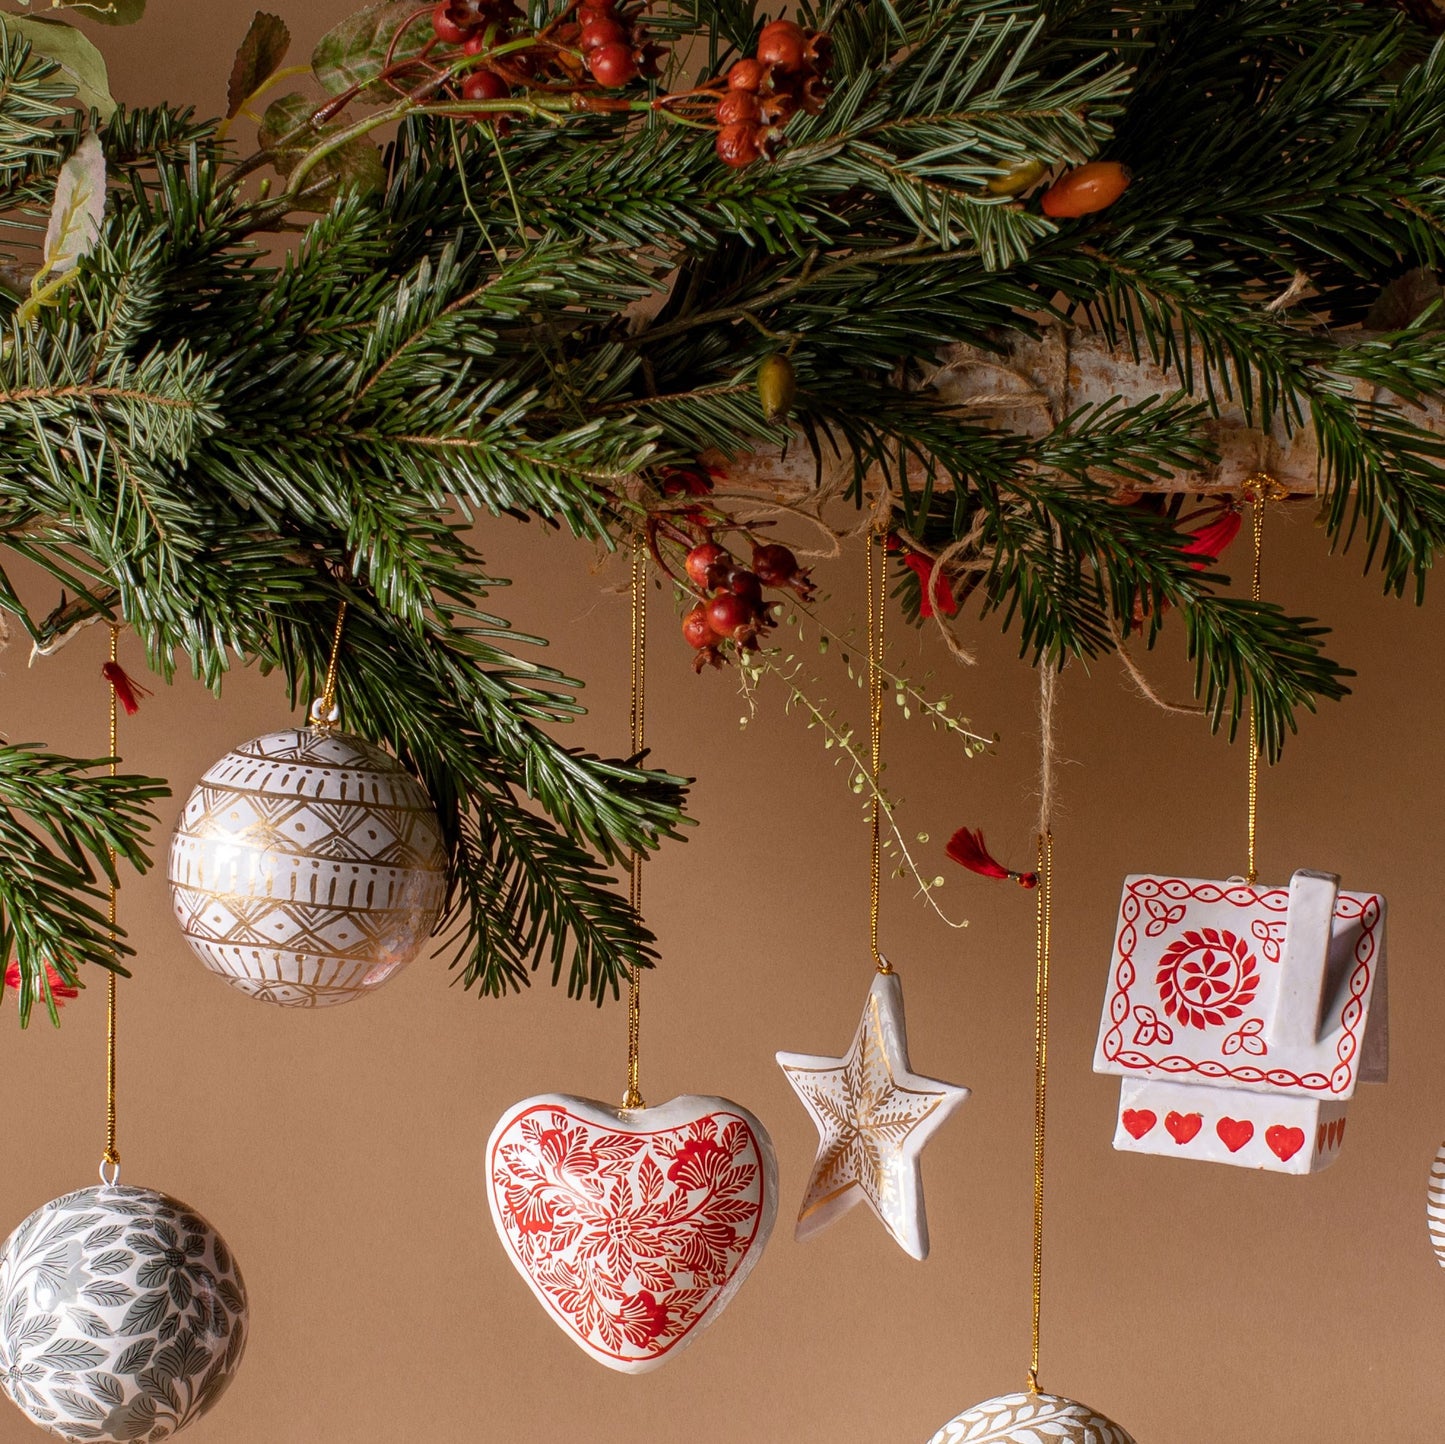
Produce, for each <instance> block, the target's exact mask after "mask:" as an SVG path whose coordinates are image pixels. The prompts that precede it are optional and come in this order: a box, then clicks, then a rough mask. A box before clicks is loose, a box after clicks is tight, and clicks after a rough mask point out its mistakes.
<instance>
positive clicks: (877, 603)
mask: <svg viewBox="0 0 1445 1444" xmlns="http://www.w3.org/2000/svg"><path fill="white" fill-rule="evenodd" d="M883 545H884V539H883V536H882V535H881V534H880V533H878V532H869V533H868V537H867V541H866V556H867V560H868V568H867V580H868V757H869V762H868V765H869V767H870V768H871V769H872V778H871V781H872V783H873V805H872V808H871V818H870V825H871V832H872V836H871V841H870V845H869V854H868V946H869V948H870V949H871V950H872V953H873V963H874V966H875V967H876V968H877V969H878V971H879V972H880V973H891V972H892V971H893V966H892V964H891V963H890V962H889V961H888V959H887V958H885V957H884V956H883V954H882V953H880V952H879V951H878V913H879V899H880V895H881V892H882V880H883V796H882V786H883V784H882V779H881V778H880V776H879V771H880V768H881V765H882V763H881V759H882V753H883V655H884V653H883V648H884V614H885V606H886V603H887V600H888V564H887V560H886V558H878V557H875V556H874V549H875V548H881V547H882V546H883Z"/></svg>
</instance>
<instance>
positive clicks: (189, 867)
mask: <svg viewBox="0 0 1445 1444" xmlns="http://www.w3.org/2000/svg"><path fill="white" fill-rule="evenodd" d="M446 874H447V854H446V847H445V845H444V843H443V841H442V834H441V828H440V826H439V825H438V823H437V818H436V812H435V809H434V808H433V807H432V804H431V800H430V799H429V798H428V797H427V795H426V793H425V792H424V791H423V790H422V789H421V787H420V786H419V785H418V784H417V782H416V781H415V779H413V777H412V776H411V774H410V773H409V772H407V771H406V769H405V768H403V767H402V766H401V765H400V764H399V763H398V762H397V761H396V759H395V758H393V757H391V756H389V755H388V754H387V753H385V752H383V751H382V750H381V749H380V748H379V747H374V746H372V744H371V743H370V742H367V741H365V740H363V739H362V738H360V737H351V736H348V735H347V734H346V733H344V732H336V731H333V730H330V729H328V728H321V727H306V728H303V729H301V730H300V731H289V732H272V733H269V734H268V735H267V736H265V737H258V738H256V740H255V741H254V742H247V743H246V744H245V745H244V746H243V747H238V748H237V749H236V750H235V751H234V752H229V753H227V754H226V756H224V757H223V758H221V760H220V761H219V762H217V763H216V764H215V765H214V766H213V767H211V768H210V770H209V771H207V772H206V774H205V775H204V776H203V777H202V778H201V780H200V783H199V784H198V785H197V787H196V790H195V791H194V792H193V793H191V796H190V799H189V800H188V801H187V803H186V806H185V810H184V811H183V812H182V813H181V818H180V822H179V823H178V824H177V826H176V833H175V837H174V838H173V839H172V842H171V859H170V880H171V899H172V902H173V903H174V906H175V912H176V917H177V919H178V920H179V922H180V925H181V931H182V932H183V933H184V934H185V936H186V941H187V942H188V943H190V945H191V947H192V949H193V950H194V951H195V953H196V956H197V957H199V958H200V959H201V961H202V962H203V963H205V965H206V966H207V967H208V968H210V969H211V970H212V971H213V972H215V973H218V974H219V975H220V976H221V977H223V978H224V979H225V980H226V981H227V982H228V983H230V984H232V985H233V986H235V987H237V988H239V989H240V990H241V991H242V992H243V993H249V994H250V995H251V997H253V998H261V999H263V1000H264V1001H265V1002H268V1003H282V1004H286V1005H289V1006H293V1007H307V1008H309V1007H321V1006H324V1005H327V1004H331V1003H346V1002H350V1001H351V999H353V998H359V997H361V995H362V994H363V993H367V992H370V991H371V989H373V988H375V987H378V986H380V985H381V984H382V983H384V982H385V981H386V980H387V979H388V978H389V977H391V975H392V974H393V973H395V972H396V971H397V970H398V969H399V968H401V967H403V966H404V965H405V964H407V963H409V962H410V961H411V960H412V959H413V958H414V957H415V956H416V955H417V953H418V952H420V951H421V949H422V947H423V946H424V945H425V943H426V940H427V938H428V937H429V936H430V935H431V933H432V930H433V929H434V928H435V927H436V925H437V921H438V919H439V918H440V917H441V911H442V905H443V901H444V899H445V896H446Z"/></svg>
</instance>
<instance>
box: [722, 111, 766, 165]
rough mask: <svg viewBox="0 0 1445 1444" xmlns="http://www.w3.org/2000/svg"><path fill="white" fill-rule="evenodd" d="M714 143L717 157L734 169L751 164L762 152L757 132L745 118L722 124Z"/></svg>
mask: <svg viewBox="0 0 1445 1444" xmlns="http://www.w3.org/2000/svg"><path fill="white" fill-rule="evenodd" d="M714 145H715V147H716V149H717V158H718V159H719V160H720V161H721V162H722V163H723V164H724V165H730V166H732V167H733V169H734V170H742V169H743V167H744V166H749V165H751V164H752V163H753V162H754V161H755V160H756V159H757V158H758V157H759V156H760V155H761V154H762V145H761V142H760V138H759V136H758V132H757V131H756V130H755V129H754V128H753V126H751V125H750V124H749V123H748V122H747V121H745V120H740V121H738V122H737V123H736V124H734V125H725V126H723V128H722V129H721V130H720V131H718V133H717V140H716V141H715V142H714Z"/></svg>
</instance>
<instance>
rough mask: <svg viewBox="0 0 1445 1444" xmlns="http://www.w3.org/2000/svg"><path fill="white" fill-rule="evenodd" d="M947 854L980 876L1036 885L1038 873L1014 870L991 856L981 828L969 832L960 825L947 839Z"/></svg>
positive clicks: (1027, 885) (1021, 885)
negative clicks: (1009, 878)
mask: <svg viewBox="0 0 1445 1444" xmlns="http://www.w3.org/2000/svg"><path fill="white" fill-rule="evenodd" d="M948 855H949V857H951V858H952V859H953V860H954V862H956V863H958V864H959V865H960V866H962V867H966V868H967V869H968V870H969V871H970V872H976V873H977V874H978V875H979V876H980V877H1011V878H1013V879H1014V880H1015V881H1016V882H1017V883H1018V885H1019V886H1020V887H1037V886H1038V885H1039V875H1038V873H1036V872H1015V871H1014V870H1013V868H1011V867H1005V866H1004V865H1003V863H1001V862H999V861H998V859H997V858H995V857H993V856H992V855H991V854H990V853H989V850H988V848H987V846H986V845H985V843H984V840H983V829H982V828H979V829H978V830H977V831H974V832H970V831H969V829H968V828H966V827H960V828H959V829H958V831H957V832H955V833H954V834H953V836H952V837H951V838H949V840H948Z"/></svg>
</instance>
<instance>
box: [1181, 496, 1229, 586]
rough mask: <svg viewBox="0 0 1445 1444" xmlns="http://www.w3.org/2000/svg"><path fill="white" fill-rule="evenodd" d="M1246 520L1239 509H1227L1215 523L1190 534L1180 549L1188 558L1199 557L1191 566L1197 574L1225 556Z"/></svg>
mask: <svg viewBox="0 0 1445 1444" xmlns="http://www.w3.org/2000/svg"><path fill="white" fill-rule="evenodd" d="M1243 522H1244V518H1243V517H1242V516H1241V515H1240V513H1239V510H1238V508H1237V507H1233V506H1230V507H1227V508H1226V509H1225V510H1224V511H1223V512H1221V513H1220V515H1219V516H1217V517H1216V518H1215V519H1214V520H1213V521H1211V522H1206V523H1205V524H1204V525H1203V526H1202V527H1199V528H1198V529H1197V530H1196V531H1193V532H1191V533H1190V534H1189V539H1188V540H1187V541H1186V542H1185V543H1184V545H1183V547H1181V548H1180V550H1181V551H1183V552H1184V554H1185V555H1186V556H1191V557H1198V558H1199V560H1198V561H1196V562H1191V563H1190V566H1192V567H1193V568H1194V570H1195V571H1196V572H1202V571H1205V570H1206V569H1207V568H1208V567H1209V566H1210V564H1211V563H1213V562H1216V561H1218V560H1219V558H1220V557H1222V556H1223V555H1224V551H1225V548H1226V547H1227V546H1228V545H1229V544H1230V542H1232V541H1233V540H1234V539H1235V537H1237V536H1238V535H1239V528H1240V526H1241V525H1242V524H1243Z"/></svg>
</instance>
